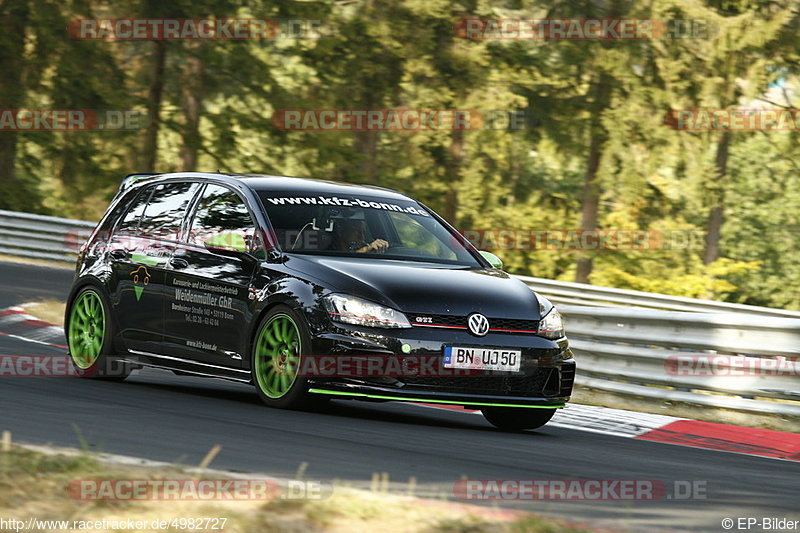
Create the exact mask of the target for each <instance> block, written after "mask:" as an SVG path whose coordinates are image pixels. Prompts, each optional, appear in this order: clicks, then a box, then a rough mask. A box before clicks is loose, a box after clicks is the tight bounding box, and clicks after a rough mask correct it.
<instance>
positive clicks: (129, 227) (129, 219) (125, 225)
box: [117, 187, 156, 235]
mask: <svg viewBox="0 0 800 533" xmlns="http://www.w3.org/2000/svg"><path fill="white" fill-rule="evenodd" d="M155 189H156V188H155V187H148V188H146V189H144V190H143V191H140V192H139V195H138V196H137V197H136V198H135V199H134V200H133V203H132V204H131V206H130V209H128V212H127V214H126V215H125V217H123V219H122V220H121V221H120V223H119V225H118V226H117V232H118V233H123V234H126V235H132V234H135V233H136V232H137V231H139V221H140V220H141V218H142V213H144V208H145V207H147V201H148V200H149V199H150V195H151V194H153V191H154V190H155Z"/></svg>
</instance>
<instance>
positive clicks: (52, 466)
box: [0, 446, 590, 533]
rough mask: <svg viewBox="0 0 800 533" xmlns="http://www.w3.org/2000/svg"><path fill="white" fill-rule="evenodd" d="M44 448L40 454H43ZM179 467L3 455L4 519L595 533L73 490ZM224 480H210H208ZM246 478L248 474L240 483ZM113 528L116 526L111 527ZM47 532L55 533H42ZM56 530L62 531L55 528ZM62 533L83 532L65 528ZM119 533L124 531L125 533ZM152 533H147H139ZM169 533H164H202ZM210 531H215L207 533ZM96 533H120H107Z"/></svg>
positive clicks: (498, 515)
mask: <svg viewBox="0 0 800 533" xmlns="http://www.w3.org/2000/svg"><path fill="white" fill-rule="evenodd" d="M37 448H38V447H37ZM195 475H196V474H190V473H188V472H187V471H186V470H184V469H183V468H181V467H178V466H159V467H152V466H149V467H145V466H136V465H133V466H129V465H126V464H118V463H112V464H109V463H106V462H103V461H102V459H98V457H94V456H90V455H88V454H84V453H80V452H77V451H74V450H70V451H69V453H63V452H59V451H56V450H50V451H48V452H47V453H40V452H38V451H33V450H30V449H27V448H24V447H19V446H12V447H10V449H8V450H6V451H0V516H3V517H5V518H6V519H8V518H14V519H16V520H22V521H25V522H27V520H29V519H31V518H35V519H37V520H40V521H47V520H51V521H64V520H68V521H70V523H72V521H93V522H101V521H106V522H107V523H111V522H112V521H126V520H144V521H146V523H152V521H153V520H167V521H170V522H171V521H172V520H173V519H181V518H200V517H203V518H224V519H226V521H225V524H224V528H223V529H222V531H224V532H226V533H239V532H243V533H244V532H251V531H253V532H255V531H257V532H259V533H271V532H275V533H278V532H290V533H323V532H324V533H340V532H341V533H345V532H348V533H349V532H361V531H364V532H375V533H382V532H386V533H389V532H392V533H394V532H398V533H403V532H408V533H437V532H442V533H490V532H491V533H522V532H526V533H528V532H530V533H584V532H588V531H590V530H588V529H583V528H581V527H577V526H573V525H570V524H567V523H564V522H560V521H558V520H554V519H550V518H544V517H540V516H536V515H532V514H529V513H523V512H518V511H500V510H494V509H489V508H484V507H478V506H472V505H466V504H460V503H453V502H444V501H434V500H423V499H419V498H412V497H409V496H399V495H392V494H384V493H374V492H369V491H365V490H358V489H352V488H346V487H343V488H339V487H338V486H337V487H335V488H334V490H333V491H332V492H331V494H330V495H329V496H328V497H327V498H324V499H320V500H308V499H305V500H296V499H291V500H290V499H280V498H278V499H272V500H268V501H214V502H210V501H205V502H192V501H178V502H176V501H102V500H100V501H80V500H76V499H73V498H72V497H71V496H70V495H69V493H68V491H67V490H66V488H67V486H68V485H69V483H70V482H71V481H73V480H80V479H109V480H110V479H136V480H142V479H148V480H150V479H152V480H157V479H188V478H191V477H193V476H195ZM220 477H223V476H221V475H219V473H214V474H211V473H210V472H207V473H206V474H205V475H204V476H203V479H207V478H220ZM237 477H238V478H241V477H242V476H241V474H238V475H237ZM110 525H111V524H110ZM39 529H48V528H46V527H45V528H43V527H40V528H39ZM53 529H54V528H53ZM58 530H59V531H77V529H75V528H58ZM118 530H119V529H118ZM143 530H144V531H150V530H152V529H140V530H139V531H143ZM200 530H204V529H192V528H186V527H180V526H179V527H169V528H166V529H160V531H176V532H177V531H181V532H184V533H185V532H186V531H200ZM206 530H207V529H206ZM93 531H103V532H104V531H115V530H114V529H112V528H111V527H100V528H96V529H93Z"/></svg>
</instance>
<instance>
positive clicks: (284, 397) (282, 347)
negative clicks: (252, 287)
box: [250, 305, 314, 409]
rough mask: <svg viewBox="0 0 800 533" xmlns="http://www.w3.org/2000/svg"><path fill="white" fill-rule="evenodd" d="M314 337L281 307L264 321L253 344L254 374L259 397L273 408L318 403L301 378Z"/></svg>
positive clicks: (295, 407) (295, 315)
mask: <svg viewBox="0 0 800 533" xmlns="http://www.w3.org/2000/svg"><path fill="white" fill-rule="evenodd" d="M310 346H311V337H310V335H309V334H308V329H307V328H306V326H305V324H304V323H303V321H302V319H301V318H300V317H299V316H298V315H297V313H295V312H294V311H293V310H292V309H290V308H289V307H287V306H285V305H278V306H276V307H275V308H273V309H272V310H270V311H269V312H268V313H267V315H266V316H265V317H264V318H263V319H262V320H261V323H260V324H259V326H258V330H257V331H256V336H255V339H254V341H253V349H252V358H251V365H250V368H251V374H252V378H253V383H254V384H255V386H256V391H257V392H258V396H259V397H260V398H261V401H263V402H264V403H265V404H267V405H268V406H270V407H278V408H281V409H300V408H305V407H310V406H311V405H312V404H313V403H314V402H313V400H312V398H311V395H310V394H309V392H308V380H307V379H306V378H305V377H303V376H301V375H300V374H301V372H300V369H301V368H302V366H301V365H302V361H303V357H304V356H305V355H307V354H308V350H309V347H310Z"/></svg>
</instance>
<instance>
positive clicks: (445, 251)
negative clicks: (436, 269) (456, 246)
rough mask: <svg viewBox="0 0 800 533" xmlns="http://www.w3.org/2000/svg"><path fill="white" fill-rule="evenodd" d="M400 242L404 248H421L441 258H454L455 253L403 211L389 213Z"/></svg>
mask: <svg viewBox="0 0 800 533" xmlns="http://www.w3.org/2000/svg"><path fill="white" fill-rule="evenodd" d="M389 218H390V219H391V221H392V224H393V225H394V229H395V231H397V236H398V237H400V243H401V245H402V246H405V247H406V248H414V249H417V250H423V251H425V252H428V253H429V254H431V255H433V256H434V257H440V258H442V259H456V254H455V252H453V251H452V250H450V249H449V248H448V247H446V246H444V245H443V244H442V243H441V241H439V239H438V238H437V237H436V236H434V234H433V233H432V232H431V231H429V230H427V229H425V228H424V227H422V224H420V223H419V222H417V221H416V220H414V219H413V218H412V217H410V216H408V215H406V214H404V213H389Z"/></svg>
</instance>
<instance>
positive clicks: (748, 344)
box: [0, 211, 800, 417]
mask: <svg viewBox="0 0 800 533" xmlns="http://www.w3.org/2000/svg"><path fill="white" fill-rule="evenodd" d="M94 226H95V224H94V223H92V222H85V221H80V220H70V219H64V218H57V217H48V216H42V215H32V214H28V213H16V212H11V211H0V253H3V254H10V255H17V256H22V257H30V258H36V259H49V260H56V261H68V262H73V261H74V260H75V256H76V254H77V251H78V249H79V248H80V245H81V244H82V243H83V242H84V241H85V240H86V238H88V236H89V235H90V234H91V232H92V230H93V229H94ZM518 277H519V279H521V280H522V281H523V282H525V283H526V284H527V285H528V286H529V287H531V289H533V290H535V291H537V292H539V293H541V294H543V295H545V296H547V297H548V298H549V299H551V300H552V301H553V302H555V303H557V304H559V305H558V307H559V310H561V312H562V313H563V314H564V316H565V320H566V326H567V332H568V333H569V336H570V343H571V346H572V347H573V350H574V351H575V353H576V356H577V358H578V376H577V383H578V385H581V386H584V387H590V388H592V389H597V390H602V391H606V392H610V393H613V394H622V395H633V396H637V397H644V398H652V399H656V400H662V401H664V400H669V401H680V402H687V403H691V404H696V405H703V406H707V407H720V408H726V409H734V410H740V411H747V412H757V413H773V414H780V415H784V416H797V417H800V312H797V311H787V310H782V309H771V308H767V307H755V306H748V305H739V304H730V303H725V302H714V301H710V300H699V299H695V298H683V297H678V296H669V295H664V294H655V293H648V292H641V291H631V290H624V289H613V288H609V287H597V286H594V285H585V284H581V283H569V282H563V281H553V280H548V279H542V278H534V277H529V276H518ZM720 355H721V356H728V357H723V358H721V359H715V357H717V356H720ZM693 361H694V363H693ZM765 361H766V363H765ZM702 362H706V364H705V365H703V364H702ZM698 363H701V364H698ZM756 363H757V364H760V365H762V366H763V365H765V364H766V365H770V364H774V365H778V364H779V363H780V365H781V366H780V369H781V370H780V371H781V372H782V374H778V373H776V374H775V375H769V372H766V374H764V373H763V372H762V375H757V373H756V372H750V375H748V372H746V371H743V370H742V369H743V368H746V367H748V365H752V364H756ZM776 368H778V367H777V366H776Z"/></svg>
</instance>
